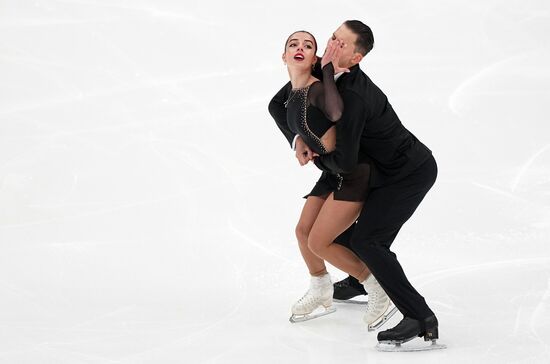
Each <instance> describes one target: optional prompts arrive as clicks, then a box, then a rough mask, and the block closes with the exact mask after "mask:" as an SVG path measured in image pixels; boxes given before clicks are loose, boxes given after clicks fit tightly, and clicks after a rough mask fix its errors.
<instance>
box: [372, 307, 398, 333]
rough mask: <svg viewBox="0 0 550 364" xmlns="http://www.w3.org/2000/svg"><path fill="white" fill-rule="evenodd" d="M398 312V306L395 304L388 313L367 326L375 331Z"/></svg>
mask: <svg viewBox="0 0 550 364" xmlns="http://www.w3.org/2000/svg"><path fill="white" fill-rule="evenodd" d="M396 313H397V307H395V306H394V307H393V308H392V309H391V310H389V311H387V313H386V314H384V315H382V316H381V317H380V318H379V319H378V320H376V321H374V322H373V323H371V324H369V325H368V326H367V329H368V331H374V330H377V329H379V328H381V327H382V326H384V324H385V323H386V322H387V321H388V320H389V319H390V318H392V316H393V315H395V314H396Z"/></svg>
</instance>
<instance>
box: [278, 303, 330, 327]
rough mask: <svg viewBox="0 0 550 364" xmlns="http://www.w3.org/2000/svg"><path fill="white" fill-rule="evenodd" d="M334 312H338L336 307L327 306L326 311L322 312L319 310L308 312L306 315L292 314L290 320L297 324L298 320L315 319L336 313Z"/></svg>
mask: <svg viewBox="0 0 550 364" xmlns="http://www.w3.org/2000/svg"><path fill="white" fill-rule="evenodd" d="M314 312H315V311H314ZM334 312H336V308H334V307H327V308H325V310H324V311H321V312H318V313H308V314H306V315H294V314H293V315H292V316H290V319H289V321H290V322H292V323H293V324H295V323H297V322H304V321H309V320H313V319H316V318H318V317H321V316H326V315H328V314H331V313H334Z"/></svg>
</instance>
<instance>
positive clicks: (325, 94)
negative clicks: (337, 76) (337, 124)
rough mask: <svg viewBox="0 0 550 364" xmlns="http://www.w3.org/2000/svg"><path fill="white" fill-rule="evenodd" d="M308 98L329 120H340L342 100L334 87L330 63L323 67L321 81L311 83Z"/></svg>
mask: <svg viewBox="0 0 550 364" xmlns="http://www.w3.org/2000/svg"><path fill="white" fill-rule="evenodd" d="M308 98H309V102H310V103H311V104H313V105H314V106H316V107H317V108H319V109H320V110H321V111H323V113H324V114H325V116H326V117H327V118H328V119H329V120H330V121H338V120H340V118H341V117H342V112H343V111H344V102H343V101H342V97H341V96H340V93H338V88H336V82H335V81H334V67H333V65H332V63H329V64H327V65H326V66H325V67H323V82H322V83H321V82H316V83H314V84H313V85H311V88H310V89H309V94H308Z"/></svg>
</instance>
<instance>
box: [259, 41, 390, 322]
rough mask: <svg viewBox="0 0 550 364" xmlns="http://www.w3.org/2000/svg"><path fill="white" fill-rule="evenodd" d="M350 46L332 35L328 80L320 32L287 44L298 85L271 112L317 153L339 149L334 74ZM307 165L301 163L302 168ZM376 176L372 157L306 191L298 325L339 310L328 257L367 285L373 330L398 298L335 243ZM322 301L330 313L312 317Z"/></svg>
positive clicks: (339, 105)
mask: <svg viewBox="0 0 550 364" xmlns="http://www.w3.org/2000/svg"><path fill="white" fill-rule="evenodd" d="M345 46H346V45H345V44H343V43H341V42H340V41H339V40H337V39H331V40H329V42H328V44H327V48H326V50H325V53H324V55H323V57H322V60H321V69H322V74H323V81H322V82H321V81H320V80H319V79H318V78H316V77H314V76H313V75H312V69H313V68H314V67H315V65H316V63H317V56H316V51H317V42H316V40H315V38H314V37H313V35H312V34H310V33H309V32H306V31H297V32H294V33H292V34H291V35H290V36H289V37H288V39H287V41H286V43H285V50H284V53H283V56H282V58H283V61H284V62H285V64H286V65H287V68H288V73H289V76H290V82H289V83H287V85H285V87H283V89H282V90H281V91H280V92H279V93H278V94H277V95H276V96H275V97H274V98H273V99H272V100H271V102H270V104H269V112H270V113H271V115H272V116H273V118H274V119H275V121H276V123H277V125H278V127H279V128H280V129H281V131H282V132H283V134H284V135H285V137H286V138H287V139H288V141H289V143H291V144H292V143H293V141H294V140H295V137H296V136H299V137H300V138H301V139H302V140H303V141H304V142H305V143H306V144H307V146H308V147H309V148H310V149H311V151H312V152H313V155H312V156H310V157H313V156H315V155H316V154H326V153H329V152H331V151H333V150H334V146H335V141H336V134H335V133H336V131H335V123H337V122H338V120H339V119H340V117H341V115H342V113H343V112H345V110H344V105H343V101H342V98H341V97H340V94H339V93H338V89H337V88H336V83H335V80H334V77H335V73H336V74H339V73H341V72H348V71H349V70H347V69H340V68H339V67H338V58H339V56H340V54H341V52H342V49H343V47H345ZM283 91H284V92H283ZM280 95H288V98H287V99H286V100H282V99H281V97H280ZM298 157H299V156H298ZM310 159H311V158H310ZM307 162H308V160H305V161H304V160H300V164H302V165H303V164H306V163H307ZM369 175H370V166H369V164H368V161H367V160H360V163H359V164H358V165H357V167H356V168H355V169H354V170H353V171H352V172H351V173H339V174H331V173H327V172H323V174H322V175H321V178H320V179H319V181H318V182H317V184H316V185H315V187H314V188H313V190H312V191H311V192H310V193H309V194H308V195H307V196H305V198H306V202H305V205H304V207H303V209H302V213H301V216H300V219H299V221H298V225H297V227H296V237H297V239H298V243H299V248H300V252H301V254H302V257H303V259H304V261H305V263H306V265H307V267H308V270H309V273H310V275H311V282H310V287H309V290H308V291H307V292H306V294H305V295H304V296H303V297H302V298H301V299H299V300H298V301H297V302H296V303H295V304H294V305H293V306H292V316H291V318H290V321H291V322H297V321H305V320H309V319H311V318H315V317H319V316H322V315H325V314H327V313H331V312H334V309H333V308H332V307H331V306H332V296H333V284H332V281H331V279H330V276H329V274H328V272H327V269H326V266H325V260H326V261H328V262H329V263H330V264H332V265H333V266H335V267H337V268H338V269H340V270H342V271H344V272H346V273H348V274H349V275H351V276H353V277H355V278H357V280H358V281H359V282H362V283H363V285H364V286H365V288H366V290H367V292H368V293H369V301H368V304H367V311H366V313H365V316H364V320H365V322H366V323H367V324H368V325H369V329H371V325H372V324H373V323H374V322H376V321H379V320H380V318H381V317H382V316H383V315H384V313H385V312H386V311H387V310H388V308H389V305H390V300H389V298H388V296H387V295H386V293H385V292H384V290H383V289H382V288H381V287H380V285H379V284H378V282H377V281H376V279H375V278H374V276H373V275H371V274H370V271H369V269H368V268H367V266H366V265H365V263H364V262H363V261H361V260H360V259H359V258H358V257H357V256H356V255H355V254H354V253H353V252H352V251H351V250H349V249H348V248H346V247H344V246H342V245H339V244H333V242H334V240H335V239H336V238H337V237H338V236H339V235H340V234H342V233H343V232H344V231H346V230H347V229H348V228H349V227H350V226H351V225H353V224H354V223H355V221H356V220H357V217H358V216H359V213H360V211H361V208H362V206H363V202H364V200H365V198H366V196H367V193H368V180H369ZM321 306H323V307H324V308H325V311H324V312H322V313H320V314H316V315H310V314H311V313H312V312H313V311H314V310H315V309H317V308H319V307H321Z"/></svg>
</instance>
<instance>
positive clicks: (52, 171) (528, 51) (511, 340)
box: [0, 0, 550, 364]
mask: <svg viewBox="0 0 550 364" xmlns="http://www.w3.org/2000/svg"><path fill="white" fill-rule="evenodd" d="M346 19H360V20H362V21H364V22H365V23H367V24H369V25H370V26H371V27H372V29H373V32H374V36H375V41H376V44H375V48H374V50H373V51H372V53H371V54H369V55H368V56H367V57H366V59H365V60H364V61H363V62H362V66H361V67H362V69H363V70H365V71H366V72H367V74H368V75H369V76H370V77H371V78H372V79H373V81H374V82H375V83H376V84H377V85H378V86H379V87H380V88H381V89H382V90H383V91H384V92H385V93H386V94H387V95H388V98H389V100H390V102H391V103H392V105H393V107H394V109H395V110H396V111H397V113H398V115H399V116H400V118H401V120H402V122H403V124H404V125H405V126H406V127H407V128H409V129H410V130H411V131H412V132H413V133H414V134H415V135H416V136H417V137H418V138H419V139H420V140H422V141H423V142H424V143H425V144H427V145H428V146H429V147H430V148H431V149H432V150H433V152H434V155H435V157H436V159H437V161H438V164H439V177H438V181H437V183H436V185H435V186H434V188H433V189H432V191H431V192H430V193H429V194H428V196H427V198H426V199H425V201H424V202H423V203H422V205H421V206H420V208H419V209H418V210H417V212H416V214H415V215H414V216H413V218H412V219H411V220H410V221H409V222H408V223H407V224H406V225H405V226H404V228H403V229H402V231H401V233H400V235H399V236H398V238H397V240H396V241H395V243H394V244H393V250H394V251H395V252H396V253H397V254H398V256H399V258H400V261H401V263H402V265H403V266H404V268H405V271H406V272H407V274H408V275H409V278H410V280H411V281H412V282H413V284H414V285H415V286H416V287H417V288H418V289H419V290H420V292H421V293H422V294H423V295H424V296H425V297H426V299H427V301H428V303H429V304H430V305H431V307H432V308H433V309H434V311H435V312H436V314H437V315H438V318H439V321H440V336H441V340H440V342H441V343H444V344H447V345H448V349H447V350H444V351H439V352H427V353H379V352H377V351H376V350H375V349H374V346H375V344H376V334H375V333H368V332H367V330H366V327H365V325H364V324H363V322H362V315H363V312H362V310H363V309H362V308H360V307H357V306H354V307H350V306H343V305H338V306H337V308H338V310H337V312H336V313H334V314H332V315H330V316H326V317H323V318H319V319H317V320H314V321H309V322H306V323H300V324H290V323H289V322H288V318H289V315H290V306H291V305H292V303H293V302H294V301H295V300H297V299H298V298H300V297H301V296H302V294H303V293H304V292H305V290H306V288H307V285H308V274H307V270H306V269H305V266H304V264H303V262H302V261H301V258H300V255H299V252H298V249H297V244H296V241H295V237H294V227H295V224H296V222H297V220H298V216H299V213H300V210H301V208H302V204H303V199H302V198H301V196H303V195H304V194H306V193H307V192H308V191H309V190H310V189H311V188H312V186H313V184H314V183H315V181H316V180H317V178H318V175H319V174H320V172H319V171H318V170H317V169H316V168H315V166H314V165H312V164H309V165H307V166H305V167H300V166H299V165H298V163H297V161H296V159H295V157H294V153H293V152H292V151H291V150H290V148H289V146H288V144H287V142H286V140H285V139H284V137H283V135H282V134H281V133H280V131H279V130H278V129H277V127H276V125H275V123H274V121H273V120H272V118H271V117H270V115H269V114H268V112H267V104H268V102H269V100H270V98H271V97H272V96H273V95H274V94H275V92H276V91H277V90H278V89H279V88H280V87H281V86H282V85H283V84H284V83H286V82H287V81H288V75H287V73H286V69H285V67H284V65H283V63H282V61H281V54H282V50H283V45H284V41H285V39H286V37H287V36H288V35H289V34H290V33H291V32H292V31H294V30H298V29H307V30H310V31H311V32H313V33H314V34H315V35H316V36H317V39H318V42H319V43H320V44H321V45H324V44H325V43H326V39H328V37H329V36H330V35H331V34H332V32H333V31H334V30H335V29H336V28H337V27H338V26H339V25H340V24H341V23H342V22H343V21H344V20H346ZM549 34H550V5H549V3H548V1H542V0H541V1H524V0H521V1H520V0H516V1H509V0H507V1H473V0H468V1H464V0H460V1H459V0H448V1H447V0H445V1H437V0H424V1H414V2H413V1H380V0H378V1H346V2H340V3H338V2H328V1H316V2H313V1H301V2H296V1H289V0H282V1H272V2H262V1H249V0H247V1H238V2H237V1H235V2H231V1H222V0H219V1H212V0H202V1H193V2H192V1H175V0H163V1H152V0H135V1H133V0H74V1H71V0H66V1H63V0H60V1H52V0H49V1H46V0H36V1H15V0H12V1H7V0H2V1H0V363H2V364H4V363H5V364H15V363H32V364H48V363H52V364H65V363H67V364H80V363H86V364H92V363H94V364H95V363H128V364H134V363H140V364H141V363H155V364H156V363H264V364H267V363H277V364H282V363H370V364H375V363H405V362H406V363H409V364H414V363H423V364H426V363H448V364H451V363H549V362H550V120H549V117H548V115H549V112H548V108H549V106H550V66H549V65H550V48H549V46H550V36H549ZM321 52H322V51H320V52H319V53H321ZM330 272H331V274H332V276H333V278H334V279H340V278H343V277H345V274H343V273H342V272H339V271H338V270H336V269H334V268H332V267H330ZM399 319H400V317H397V315H396V317H394V318H393V319H392V321H391V322H390V323H389V325H387V326H386V328H388V327H391V326H393V325H395V324H396V323H397V322H398V321H399Z"/></svg>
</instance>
